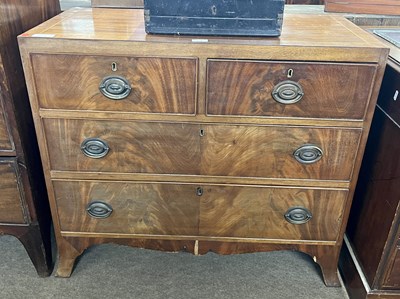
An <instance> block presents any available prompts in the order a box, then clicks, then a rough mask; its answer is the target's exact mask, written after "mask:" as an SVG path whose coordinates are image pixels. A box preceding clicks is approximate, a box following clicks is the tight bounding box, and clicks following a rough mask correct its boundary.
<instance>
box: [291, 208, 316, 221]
mask: <svg viewBox="0 0 400 299" xmlns="http://www.w3.org/2000/svg"><path fill="white" fill-rule="evenodd" d="M311 218H312V214H311V212H310V211H309V210H308V209H306V208H304V207H292V208H290V209H289V210H287V211H286V213H285V219H286V221H287V222H289V223H292V224H304V223H307V222H308V221H310V220H311Z"/></svg>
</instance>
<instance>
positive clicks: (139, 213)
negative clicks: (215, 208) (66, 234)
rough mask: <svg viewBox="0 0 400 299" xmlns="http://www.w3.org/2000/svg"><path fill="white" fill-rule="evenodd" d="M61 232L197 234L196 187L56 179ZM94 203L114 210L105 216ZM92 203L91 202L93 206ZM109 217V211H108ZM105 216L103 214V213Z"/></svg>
mask: <svg viewBox="0 0 400 299" xmlns="http://www.w3.org/2000/svg"><path fill="white" fill-rule="evenodd" d="M53 185H54V190H55V197H56V202H57V211H58V215H59V219H60V225H61V230H62V231H72V232H96V233H129V234H150V235H197V234H198V213H199V200H198V196H197V195H196V188H197V186H192V185H172V184H136V183H127V182H126V183H123V182H122V183H121V182H118V183H113V182H87V181H86V182H71V181H68V182H63V181H54V182H53ZM93 202H101V203H103V204H106V205H108V207H109V208H111V209H112V212H111V214H110V215H109V216H108V217H106V218H94V217H93V216H98V215H97V214H94V215H93V216H90V215H89V213H88V211H87V209H88V208H90V207H92V208H91V209H89V210H91V211H92V212H91V213H92V214H93V213H96V212H97V213H98V214H102V215H104V213H102V210H101V206H98V207H97V210H96V208H95V206H94V204H93ZM91 204H92V205H91ZM105 216H107V214H105ZM103 217H104V216H103Z"/></svg>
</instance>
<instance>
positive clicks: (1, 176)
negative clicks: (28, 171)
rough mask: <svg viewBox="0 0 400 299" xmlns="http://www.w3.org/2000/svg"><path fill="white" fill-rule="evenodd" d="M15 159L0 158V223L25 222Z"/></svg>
mask: <svg viewBox="0 0 400 299" xmlns="http://www.w3.org/2000/svg"><path fill="white" fill-rule="evenodd" d="M16 163H17V162H16V160H15V159H12V158H11V159H1V158H0V190H1V195H0V223H18V224H22V223H26V219H25V217H24V212H23V209H24V208H23V206H22V200H23V192H22V190H20V188H21V187H22V186H19V184H20V183H19V182H18V173H17V171H18V166H17V165H16Z"/></svg>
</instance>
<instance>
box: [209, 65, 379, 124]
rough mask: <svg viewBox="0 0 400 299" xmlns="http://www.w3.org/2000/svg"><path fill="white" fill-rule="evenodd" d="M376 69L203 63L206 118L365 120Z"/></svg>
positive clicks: (344, 66)
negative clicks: (223, 116) (255, 117)
mask: <svg viewBox="0 0 400 299" xmlns="http://www.w3.org/2000/svg"><path fill="white" fill-rule="evenodd" d="M375 72H376V66H375V65H364V64H341V63H314V62H279V61H276V62H274V61H237V60H218V59H210V60H208V62H207V114H208V115H241V116H258V117H267V116H270V117H271V116H275V117H307V118H335V119H363V117H364V114H365V110H366V107H367V104H368V101H369V98H370V93H371V87H372V83H373V80H374V76H375Z"/></svg>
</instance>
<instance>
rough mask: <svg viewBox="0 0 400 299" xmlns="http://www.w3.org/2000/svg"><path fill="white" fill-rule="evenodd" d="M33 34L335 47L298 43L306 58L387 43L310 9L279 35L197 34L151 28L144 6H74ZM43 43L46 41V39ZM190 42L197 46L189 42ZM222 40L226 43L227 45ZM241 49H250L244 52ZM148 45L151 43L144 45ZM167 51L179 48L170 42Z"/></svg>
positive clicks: (224, 53)
mask: <svg viewBox="0 0 400 299" xmlns="http://www.w3.org/2000/svg"><path fill="white" fill-rule="evenodd" d="M29 37H33V38H36V39H42V38H46V39H47V38H48V39H68V40H70V41H72V40H76V41H82V40H85V41H90V40H96V41H99V40H102V41H120V42H121V41H132V42H140V43H143V42H144V43H146V44H149V46H150V47H151V46H152V45H151V44H154V43H161V44H165V43H174V44H179V45H183V46H184V47H185V48H184V49H186V50H185V51H183V49H174V50H175V51H177V55H180V53H182V54H184V53H187V54H189V53H193V50H197V51H198V52H199V54H200V53H201V52H202V51H201V50H202V49H204V48H207V51H210V50H212V49H219V51H217V52H215V53H212V52H208V53H209V54H213V56H214V57H229V56H234V57H235V58H238V57H237V56H238V55H239V56H243V57H250V55H251V54H253V55H254V54H255V53H254V52H252V51H259V50H258V49H257V48H258V47H260V46H261V47H264V46H271V47H274V46H275V47H276V46H285V47H313V48H320V50H321V48H331V53H329V52H327V53H325V55H326V56H324V55H322V53H319V54H318V56H315V52H313V51H308V52H306V53H303V54H302V55H300V56H299V54H298V53H296V51H295V49H292V53H291V55H292V56H291V59H293V57H296V59H297V60H301V59H302V57H305V56H307V58H308V59H315V60H327V59H329V60H332V59H333V60H335V59H334V57H335V54H338V53H341V54H342V56H341V57H337V58H336V59H337V60H339V61H352V60H354V61H361V62H362V61H367V62H371V61H377V59H378V57H379V53H377V52H375V51H374V50H377V51H378V52H379V51H380V50H381V49H382V44H381V43H380V42H379V41H378V40H377V39H376V38H374V37H372V36H371V35H370V34H368V33H367V32H365V31H363V30H362V29H360V28H358V27H357V26H356V25H354V24H352V23H351V22H349V21H347V20H346V19H344V18H341V17H335V16H327V15H313V16H312V17H310V16H309V15H295V14H290V15H289V14H288V15H285V17H284V22H283V27H282V34H281V36H280V37H279V38H246V37H241V38H233V37H211V36H207V37H193V36H170V35H150V34H146V32H145V29H144V17H143V10H141V9H113V10H111V11H110V10H107V9H102V8H93V9H90V8H75V9H71V10H68V11H66V12H64V13H62V14H60V15H59V16H57V17H55V18H53V19H51V20H49V21H47V22H45V23H43V24H42V25H40V26H38V27H36V28H33V29H31V30H29V31H27V32H26V33H24V34H22V35H21V36H20V40H21V39H25V38H29ZM20 42H21V41H20ZM43 44H44V46H45V44H46V43H43ZM188 44H189V45H192V46H194V48H191V47H187V45H188ZM204 46H206V47H204ZM220 46H224V48H223V50H221V48H220ZM232 46H233V48H232ZM241 46H243V47H244V48H242V47H241ZM141 47H146V45H141ZM332 48H336V51H333V52H332ZM346 48H351V49H354V48H359V50H360V51H361V52H358V54H356V53H355V52H354V51H350V52H348V51H340V49H342V50H343V49H346ZM242 49H243V50H246V52H247V53H243V51H242ZM252 49H253V50H252ZM143 50H145V51H146V50H148V49H147V48H143ZM157 50H158V53H159V54H160V55H162V54H164V53H163V52H162V51H161V52H160V50H159V49H157ZM363 50H367V51H363ZM103 51H107V49H105V48H103ZM232 51H234V53H232ZM293 51H295V52H293ZM303 52H304V51H303ZM100 53H102V52H100ZM165 53H168V54H169V55H172V54H174V52H171V50H170V48H169V49H168V51H167V52H165ZM274 54H276V53H273V52H270V54H269V55H268V54H267V53H263V52H259V55H260V56H261V55H267V56H270V55H274ZM294 54H296V55H297V56H294ZM266 58H268V57H266Z"/></svg>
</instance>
